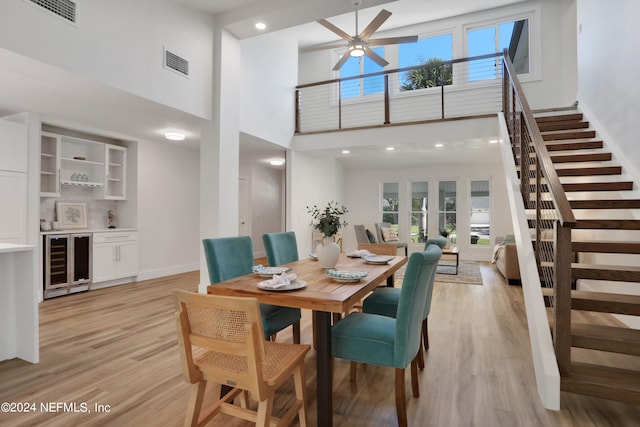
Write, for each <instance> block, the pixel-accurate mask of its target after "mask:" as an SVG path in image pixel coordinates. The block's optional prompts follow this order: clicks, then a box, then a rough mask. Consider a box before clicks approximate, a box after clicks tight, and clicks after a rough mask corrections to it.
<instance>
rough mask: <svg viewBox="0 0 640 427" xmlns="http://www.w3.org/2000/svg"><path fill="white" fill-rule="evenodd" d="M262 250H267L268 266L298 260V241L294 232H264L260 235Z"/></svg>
mask: <svg viewBox="0 0 640 427" xmlns="http://www.w3.org/2000/svg"><path fill="white" fill-rule="evenodd" d="M262 241H263V242H264V250H265V251H266V252H267V263H268V264H269V266H270V267H277V266H279V265H282V264H287V263H290V262H294V261H298V260H299V259H300V258H299V257H298V243H297V241H296V233H294V232H293V231H285V232H282V233H266V234H263V235H262Z"/></svg>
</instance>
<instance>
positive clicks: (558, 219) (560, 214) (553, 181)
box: [502, 51, 576, 375]
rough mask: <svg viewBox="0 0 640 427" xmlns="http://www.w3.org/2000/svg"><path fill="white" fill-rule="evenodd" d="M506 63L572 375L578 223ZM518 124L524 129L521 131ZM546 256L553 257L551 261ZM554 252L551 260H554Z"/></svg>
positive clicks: (558, 334)
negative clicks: (548, 230) (548, 237)
mask: <svg viewBox="0 0 640 427" xmlns="http://www.w3.org/2000/svg"><path fill="white" fill-rule="evenodd" d="M502 63H503V112H504V115H505V119H506V121H507V127H508V131H509V136H510V139H511V141H512V144H514V146H513V150H514V157H517V155H518V153H517V151H519V155H520V158H519V163H520V187H521V193H522V197H523V200H524V202H525V207H527V208H529V209H530V208H531V206H532V205H533V206H535V224H536V226H535V230H536V231H535V232H536V235H535V257H536V262H537V264H538V270H539V271H541V272H544V271H545V269H546V268H548V266H545V265H543V261H545V262H546V263H547V264H548V263H549V262H550V261H553V262H552V270H551V271H550V272H549V271H547V273H548V274H546V275H545V278H544V279H543V280H544V282H545V286H549V285H550V286H552V287H553V300H552V305H553V343H554V348H555V352H556V360H557V362H558V368H559V370H560V373H561V374H562V375H567V374H569V373H570V371H571V263H572V260H573V249H572V246H571V230H572V229H573V228H574V227H575V226H576V219H575V216H574V215H573V211H572V210H571V206H570V204H569V201H568V200H567V196H566V194H565V192H564V188H563V187H562V184H561V183H560V178H559V177H558V174H557V172H556V169H555V167H554V166H553V162H552V161H551V157H550V156H549V152H548V150H547V148H546V146H545V144H544V139H543V137H542V134H541V133H540V129H539V128H538V124H537V122H536V121H535V118H534V117H533V113H532V111H531V108H530V107H529V103H528V101H527V99H526V97H525V95H524V91H523V90H522V86H521V85H520V82H519V80H518V76H517V74H516V71H515V67H514V66H513V63H512V62H511V59H510V58H509V55H508V54H507V52H506V51H505V52H504V56H503V61H502ZM517 107H519V110H518V109H517ZM517 127H519V129H516V128H517ZM531 145H532V148H533V154H534V159H535V165H534V166H535V171H531V170H529V164H528V163H529V162H530V161H531V160H532V158H531V157H530V153H529V148H530V146H531ZM531 172H533V176H534V177H535V179H536V183H535V201H534V202H535V203H532V201H531V190H530V188H531V185H530V179H531V175H532V173H531ZM542 177H544V178H545V180H546V187H547V189H548V192H549V194H550V196H551V201H552V203H553V205H552V207H553V209H551V211H553V212H554V214H555V215H554V216H553V217H551V218H550V217H549V216H548V215H547V213H546V212H543V211H542V206H543V205H545V206H548V204H549V203H548V201H546V200H543V198H542V194H541V193H542V191H541V187H542V183H541V180H542ZM549 221H553V228H554V240H553V243H552V244H549V243H548V242H545V241H543V239H542V235H541V233H542V231H541V229H542V228H543V224H544V223H545V222H546V223H547V224H548V222H549ZM543 246H545V251H543V249H542V248H543ZM545 254H546V255H547V258H546V259H545V257H544V255H545ZM549 254H550V255H551V257H552V258H551V259H548V255H549Z"/></svg>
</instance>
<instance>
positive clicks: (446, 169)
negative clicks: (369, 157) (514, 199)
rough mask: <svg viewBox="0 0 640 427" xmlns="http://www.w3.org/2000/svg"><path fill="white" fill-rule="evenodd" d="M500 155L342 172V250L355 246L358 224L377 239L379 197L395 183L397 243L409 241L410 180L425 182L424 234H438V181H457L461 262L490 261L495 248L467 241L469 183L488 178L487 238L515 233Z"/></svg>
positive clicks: (418, 247)
mask: <svg viewBox="0 0 640 427" xmlns="http://www.w3.org/2000/svg"><path fill="white" fill-rule="evenodd" d="M503 174H504V172H503V168H502V164H501V163H500V157H499V155H497V156H496V157H495V161H494V162H492V163H484V164H476V165H469V164H466V165H463V166H462V167H461V166H450V165H428V166H425V167H422V168H390V169H355V170H347V171H346V172H345V180H344V184H343V185H344V189H345V190H344V203H345V205H346V206H347V207H348V208H349V214H348V215H347V221H348V222H349V225H348V226H347V228H346V230H345V232H344V234H343V242H344V243H343V248H344V250H345V251H351V250H354V249H356V248H357V244H356V239H355V233H354V231H353V226H354V225H356V224H362V225H364V226H365V228H367V229H369V230H370V231H371V232H372V233H374V235H375V226H374V225H375V223H376V222H380V221H381V220H382V219H381V211H380V209H381V208H380V197H381V188H382V183H383V182H397V183H399V198H400V207H399V235H400V240H402V241H405V242H409V241H410V236H409V233H410V231H409V229H410V223H409V217H410V212H409V209H410V208H409V207H410V197H411V193H410V191H411V187H410V182H411V181H428V182H429V216H428V223H429V225H428V235H429V236H430V237H431V236H434V237H435V236H437V235H438V223H437V221H438V216H437V209H438V204H437V202H438V194H437V193H438V182H439V181H457V189H456V191H457V207H458V210H457V213H458V216H457V227H458V233H457V234H458V243H457V244H456V246H458V248H460V258H461V259H472V260H482V261H490V259H491V251H492V249H493V245H492V244H489V245H487V246H478V245H471V244H470V239H469V221H470V214H467V215H465V213H466V212H471V208H470V205H469V194H470V184H469V182H470V180H484V179H488V180H490V182H491V237H492V240H491V241H493V237H495V236H497V235H505V234H507V233H513V227H512V224H511V217H510V212H509V203H508V199H507V193H506V188H505V183H504V179H503V177H502V175H503ZM422 247H423V245H421V244H416V245H414V247H413V248H412V249H413V250H421V249H422Z"/></svg>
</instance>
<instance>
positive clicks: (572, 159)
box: [550, 152, 611, 163]
mask: <svg viewBox="0 0 640 427" xmlns="http://www.w3.org/2000/svg"><path fill="white" fill-rule="evenodd" d="M550 157H551V161H552V162H553V163H577V162H608V161H609V160H611V153H606V152H605V153H588V154H556V155H551V156H550Z"/></svg>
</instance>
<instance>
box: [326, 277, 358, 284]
mask: <svg viewBox="0 0 640 427" xmlns="http://www.w3.org/2000/svg"><path fill="white" fill-rule="evenodd" d="M331 278H332V279H333V280H335V281H336V282H342V283H356V282H359V281H360V280H362V279H361V278H359V277H331Z"/></svg>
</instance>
